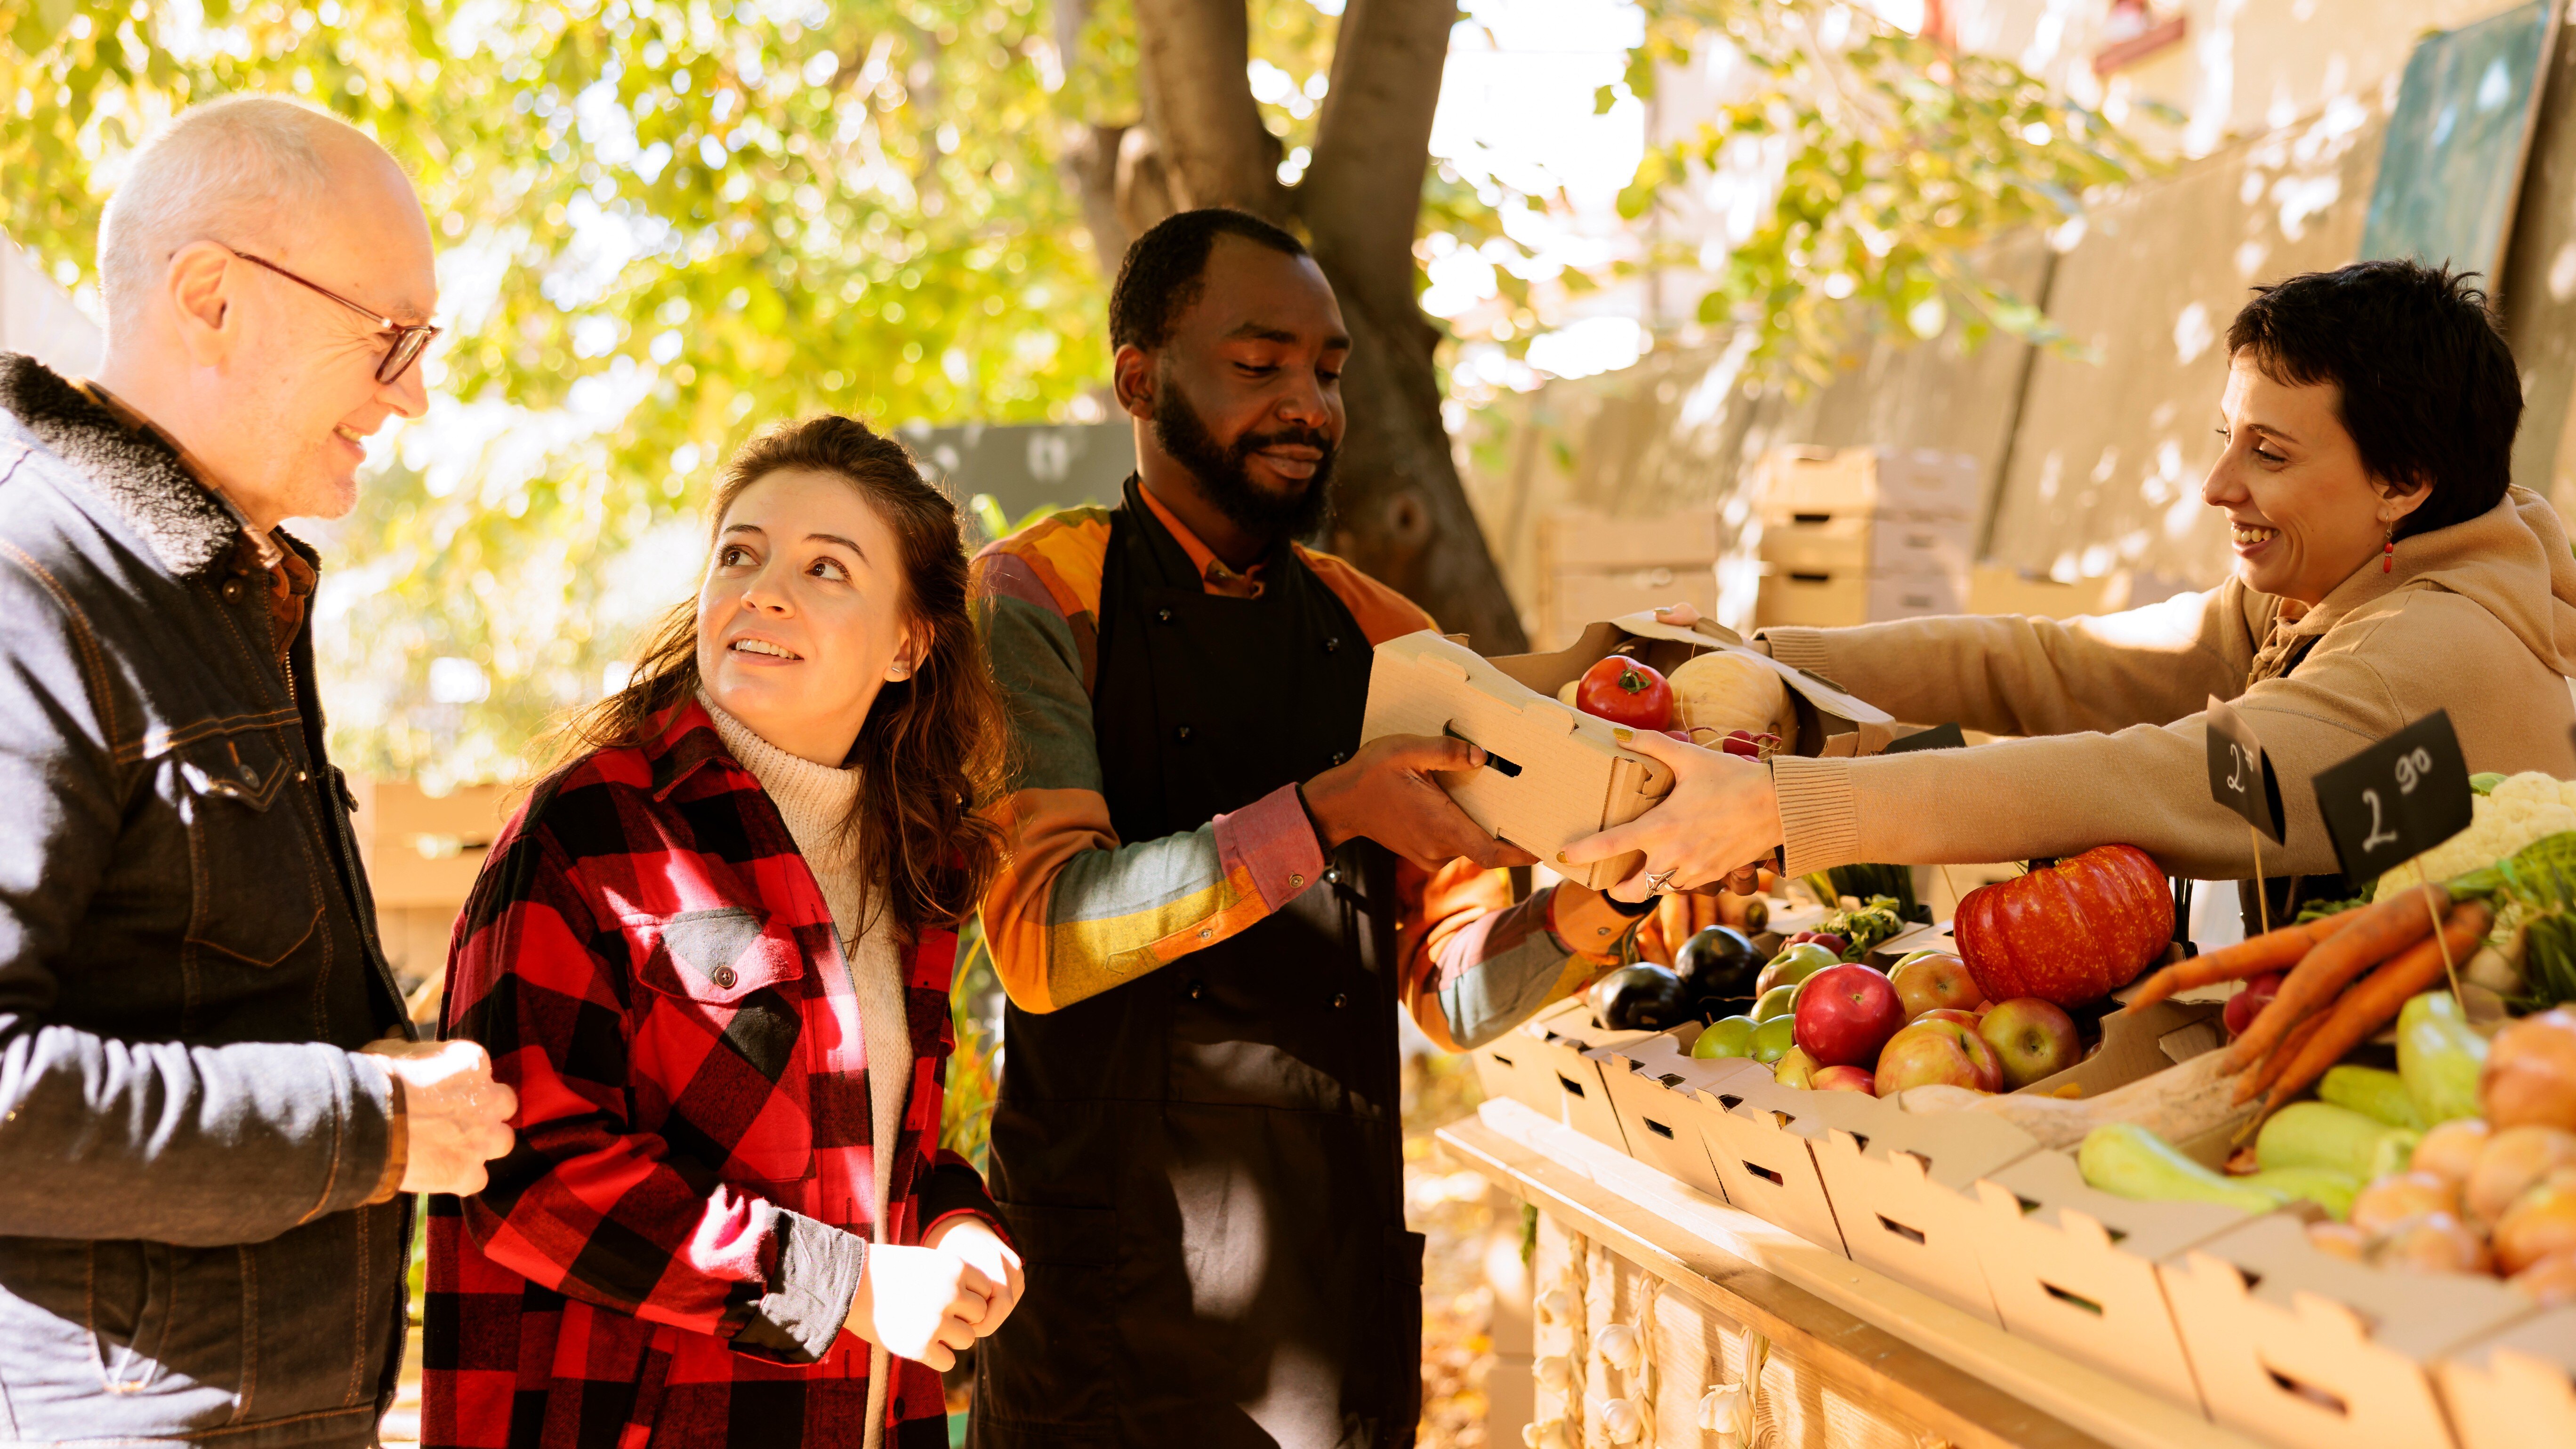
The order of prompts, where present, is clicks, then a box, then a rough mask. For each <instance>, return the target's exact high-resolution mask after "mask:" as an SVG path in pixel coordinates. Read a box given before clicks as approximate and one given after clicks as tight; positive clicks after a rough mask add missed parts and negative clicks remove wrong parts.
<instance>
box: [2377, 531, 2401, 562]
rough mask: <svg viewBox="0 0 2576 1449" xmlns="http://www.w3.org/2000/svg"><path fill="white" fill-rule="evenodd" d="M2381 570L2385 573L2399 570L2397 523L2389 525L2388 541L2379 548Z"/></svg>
mask: <svg viewBox="0 0 2576 1449" xmlns="http://www.w3.org/2000/svg"><path fill="white" fill-rule="evenodd" d="M2379 571H2380V572H2381V573H2383V574H2388V573H2395V572H2396V571H2397V525H2396V524H2393V523H2392V524H2390V525H2388V542H2387V543H2386V544H2384V545H2382V546H2381V547H2380V550H2379Z"/></svg>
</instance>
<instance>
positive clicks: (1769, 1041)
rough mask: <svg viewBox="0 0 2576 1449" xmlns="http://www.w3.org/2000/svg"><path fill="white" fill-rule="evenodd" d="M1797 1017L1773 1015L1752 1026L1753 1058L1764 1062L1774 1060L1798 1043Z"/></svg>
mask: <svg viewBox="0 0 2576 1449" xmlns="http://www.w3.org/2000/svg"><path fill="white" fill-rule="evenodd" d="M1797 1027H1798V1019H1797V1018H1796V1017H1794V1016H1775V1017H1773V1018H1771V1019H1770V1020H1769V1021H1766V1022H1763V1023H1762V1024H1761V1025H1759V1026H1757V1027H1755V1028H1753V1059H1754V1060H1755V1061H1757V1062H1762V1063H1765V1064H1768V1063H1771V1062H1776V1061H1778V1060H1780V1058H1781V1057H1783V1056H1785V1055H1787V1054H1788V1052H1789V1050H1790V1049H1791V1048H1793V1047H1795V1046H1796V1045H1797V1044H1798V1039H1797V1036H1796V1032H1797Z"/></svg>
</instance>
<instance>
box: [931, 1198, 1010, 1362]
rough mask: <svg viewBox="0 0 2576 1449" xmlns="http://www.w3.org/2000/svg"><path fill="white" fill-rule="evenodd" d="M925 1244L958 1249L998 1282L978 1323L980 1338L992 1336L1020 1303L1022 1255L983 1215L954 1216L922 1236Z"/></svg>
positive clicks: (952, 1251) (959, 1252) (955, 1250)
mask: <svg viewBox="0 0 2576 1449" xmlns="http://www.w3.org/2000/svg"><path fill="white" fill-rule="evenodd" d="M921 1245H922V1246H923V1247H925V1248H943V1249H946V1250H947V1251H949V1252H951V1253H955V1254H956V1255H957V1256H958V1257H961V1258H963V1259H965V1260H966V1261H967V1263H968V1264H969V1265H971V1266H972V1267H974V1268H975V1269H976V1270H977V1271H979V1272H981V1273H982V1274H983V1275H984V1276H985V1278H986V1279H988V1280H989V1281H991V1282H992V1283H994V1284H996V1285H998V1286H996V1287H995V1289H994V1291H993V1294H992V1296H991V1297H989V1298H987V1299H985V1300H984V1318H983V1321H982V1322H980V1323H978V1324H976V1325H975V1336H976V1337H977V1338H990V1337H992V1336H993V1330H995V1329H997V1328H1000V1327H1001V1326H1002V1320H1003V1319H1005V1318H1008V1317H1010V1316H1011V1310H1012V1309H1014V1308H1017V1307H1019V1306H1020V1285H1021V1283H1022V1282H1024V1281H1025V1280H1024V1279H1023V1278H1022V1277H1021V1275H1020V1255H1019V1254H1017V1253H1014V1252H1012V1251H1011V1245H1010V1244H1008V1243H1006V1242H1003V1241H1002V1235H1001V1234H999V1233H997V1232H994V1231H993V1228H992V1225H991V1224H990V1223H987V1222H985V1221H983V1220H982V1219H980V1218H969V1217H953V1218H950V1219H949V1220H948V1221H946V1222H944V1223H941V1224H940V1225H939V1226H937V1227H935V1228H932V1229H931V1230H930V1231H929V1232H928V1233H927V1234H925V1235H924V1236H923V1238H922V1240H921Z"/></svg>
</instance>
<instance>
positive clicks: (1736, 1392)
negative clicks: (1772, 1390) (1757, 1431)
mask: <svg viewBox="0 0 2576 1449" xmlns="http://www.w3.org/2000/svg"><path fill="white" fill-rule="evenodd" d="M1752 1408H1753V1404H1752V1400H1751V1399H1749V1398H1747V1397H1746V1395H1745V1392H1744V1385H1742V1384H1720V1385H1719V1386H1718V1387H1716V1388H1713V1389H1711V1390H1709V1391H1708V1394H1707V1396H1706V1397H1705V1398H1702V1399H1701V1400H1700V1401H1699V1426H1700V1428H1701V1429H1703V1430H1705V1431H1707V1432H1708V1433H1711V1434H1716V1435H1718V1436H1720V1437H1721V1438H1722V1439H1724V1440H1725V1441H1726V1442H1727V1443H1729V1444H1741V1443H1743V1442H1744V1440H1745V1439H1747V1438H1748V1437H1750V1436H1751V1434H1752V1432H1753V1414H1752Z"/></svg>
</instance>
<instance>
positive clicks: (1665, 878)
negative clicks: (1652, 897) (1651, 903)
mask: <svg viewBox="0 0 2576 1449" xmlns="http://www.w3.org/2000/svg"><path fill="white" fill-rule="evenodd" d="M1681 873H1682V869H1681V867H1680V866H1674V867H1673V868H1672V869H1670V870H1662V871H1657V872H1655V873H1654V874H1652V875H1649V876H1647V877H1646V889H1648V890H1650V891H1653V892H1654V893H1655V894H1657V895H1663V894H1666V893H1667V892H1669V891H1671V890H1672V888H1673V877H1674V876H1677V875H1679V874H1681Z"/></svg>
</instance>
